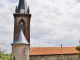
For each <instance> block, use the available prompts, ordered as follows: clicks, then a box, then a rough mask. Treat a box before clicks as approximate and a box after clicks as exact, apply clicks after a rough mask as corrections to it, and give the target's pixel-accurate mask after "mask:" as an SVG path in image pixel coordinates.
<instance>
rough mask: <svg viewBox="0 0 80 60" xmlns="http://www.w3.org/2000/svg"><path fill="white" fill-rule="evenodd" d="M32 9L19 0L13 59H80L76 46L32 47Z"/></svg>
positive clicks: (16, 13)
mask: <svg viewBox="0 0 80 60" xmlns="http://www.w3.org/2000/svg"><path fill="white" fill-rule="evenodd" d="M29 12H30V9H29V6H27V2H26V0H19V4H18V7H17V6H16V9H15V13H14V14H13V15H14V39H13V43H12V44H11V45H12V60H80V59H79V57H78V51H77V50H75V47H30V20H31V14H30V13H29Z"/></svg>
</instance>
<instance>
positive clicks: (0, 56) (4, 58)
mask: <svg viewBox="0 0 80 60" xmlns="http://www.w3.org/2000/svg"><path fill="white" fill-rule="evenodd" d="M5 52H6V50H4V51H2V50H1V48H0V60H11V59H12V56H11V55H10V54H5Z"/></svg>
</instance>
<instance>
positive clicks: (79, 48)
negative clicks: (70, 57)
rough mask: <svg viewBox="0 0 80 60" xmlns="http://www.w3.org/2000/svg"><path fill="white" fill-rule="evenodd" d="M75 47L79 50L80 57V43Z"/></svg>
mask: <svg viewBox="0 0 80 60" xmlns="http://www.w3.org/2000/svg"><path fill="white" fill-rule="evenodd" d="M79 44H80V40H79ZM75 49H76V50H78V51H79V53H78V56H79V58H80V45H78V46H77V47H76V48H75Z"/></svg>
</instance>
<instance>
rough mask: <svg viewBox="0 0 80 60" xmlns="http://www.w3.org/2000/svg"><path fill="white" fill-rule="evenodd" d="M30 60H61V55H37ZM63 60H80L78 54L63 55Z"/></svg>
mask: <svg viewBox="0 0 80 60" xmlns="http://www.w3.org/2000/svg"><path fill="white" fill-rule="evenodd" d="M30 60H61V55H41V56H40V55H38V56H37V55H35V56H30ZM62 60H80V59H79V57H78V55H77V54H66V55H62Z"/></svg>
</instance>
